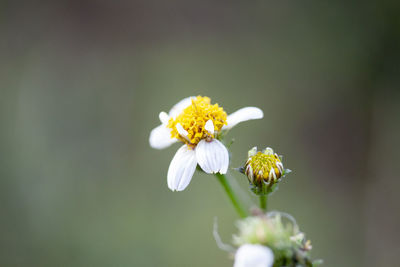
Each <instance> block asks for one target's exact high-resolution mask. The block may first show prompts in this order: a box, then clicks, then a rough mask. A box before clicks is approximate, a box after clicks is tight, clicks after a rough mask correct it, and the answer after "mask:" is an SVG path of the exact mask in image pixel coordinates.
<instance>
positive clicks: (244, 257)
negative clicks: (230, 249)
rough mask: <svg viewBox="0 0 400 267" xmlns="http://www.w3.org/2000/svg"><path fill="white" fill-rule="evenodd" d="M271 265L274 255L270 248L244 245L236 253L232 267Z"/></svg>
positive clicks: (264, 266)
mask: <svg viewBox="0 0 400 267" xmlns="http://www.w3.org/2000/svg"><path fill="white" fill-rule="evenodd" d="M273 264H274V254H273V252H272V250H271V249H270V248H268V247H265V246H262V245H252V244H244V245H242V246H240V247H239V249H238V250H237V251H236V254H235V263H234V265H233V267H271V266H272V265H273Z"/></svg>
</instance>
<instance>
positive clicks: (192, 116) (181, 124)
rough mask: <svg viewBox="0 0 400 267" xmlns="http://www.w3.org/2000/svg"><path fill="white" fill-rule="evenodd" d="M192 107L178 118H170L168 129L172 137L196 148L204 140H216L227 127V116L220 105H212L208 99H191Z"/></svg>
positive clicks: (199, 97) (186, 109)
mask: <svg viewBox="0 0 400 267" xmlns="http://www.w3.org/2000/svg"><path fill="white" fill-rule="evenodd" d="M191 101H192V103H191V105H190V106H188V107H187V108H185V109H184V110H183V111H182V113H181V114H179V115H178V116H177V117H176V118H170V120H169V121H168V125H167V127H168V128H170V129H171V137H172V138H177V139H179V140H180V141H182V142H184V143H185V144H187V145H188V146H189V147H194V146H196V145H197V144H198V143H199V142H200V141H201V140H202V139H212V138H214V137H215V136H214V133H217V132H219V131H220V130H221V129H222V126H224V125H227V124H228V123H227V117H228V116H227V115H226V112H225V111H224V110H223V108H222V107H219V106H218V104H214V105H212V104H211V100H210V98H208V97H201V96H198V97H196V98H192V99H191Z"/></svg>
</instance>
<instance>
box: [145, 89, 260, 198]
mask: <svg viewBox="0 0 400 267" xmlns="http://www.w3.org/2000/svg"><path fill="white" fill-rule="evenodd" d="M262 117H263V112H262V110H260V109H259V108H256V107H245V108H242V109H239V110H238V111H236V112H234V113H232V114H231V115H229V116H227V114H226V113H225V111H224V110H223V109H222V108H221V107H219V106H218V104H214V105H212V104H211V102H210V99H209V98H208V97H201V96H197V97H188V98H185V99H183V100H181V101H180V102H178V103H177V104H176V105H175V106H173V107H172V109H171V110H170V111H169V113H168V114H167V113H166V112H161V113H160V115H159V118H160V121H161V125H160V126H158V127H156V128H154V129H153V130H152V131H151V133H150V138H149V142H150V146H151V147H153V148H156V149H163V148H166V147H168V146H170V145H171V144H173V143H175V142H177V141H182V142H183V143H185V144H184V145H183V146H181V147H180V148H179V149H178V151H177V152H176V154H175V156H174V157H173V159H172V161H171V164H170V165H169V169H168V176H167V178H168V187H169V188H170V189H171V190H173V191H182V190H184V189H185V188H186V187H187V186H188V185H189V183H190V180H191V179H192V176H193V173H194V172H195V170H196V166H197V164H199V165H200V167H201V168H202V169H203V171H205V172H206V173H218V172H219V173H221V174H225V173H226V172H227V170H228V166H229V154H228V150H227V149H226V147H225V146H224V145H223V144H222V143H221V142H220V141H219V140H217V139H216V136H217V135H218V134H219V132H220V131H222V130H228V129H230V128H232V127H234V126H235V125H236V124H238V123H240V122H242V121H247V120H253V119H261V118H262Z"/></svg>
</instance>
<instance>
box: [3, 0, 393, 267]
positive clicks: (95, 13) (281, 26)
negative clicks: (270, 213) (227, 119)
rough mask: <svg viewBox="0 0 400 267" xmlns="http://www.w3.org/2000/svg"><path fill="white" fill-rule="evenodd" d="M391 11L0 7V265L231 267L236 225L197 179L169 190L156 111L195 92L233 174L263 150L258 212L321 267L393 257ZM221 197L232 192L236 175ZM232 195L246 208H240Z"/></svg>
mask: <svg viewBox="0 0 400 267" xmlns="http://www.w3.org/2000/svg"><path fill="white" fill-rule="evenodd" d="M399 11H400V9H399V5H398V2H397V3H396V2H395V1H365V2H362V3H356V2H354V3H351V2H349V1H277V2H268V1H209V0H206V1H183V0H177V1H123V0H117V1H105V0H103V1H90V0H84V1H1V2H0V33H1V39H0V92H1V97H0V118H1V124H0V125H1V131H0V148H1V149H0V211H1V216H0V265H1V266H231V265H232V260H231V259H229V257H228V255H227V253H226V252H224V251H221V250H219V249H218V248H217V246H216V243H215V241H214V239H213V236H212V227H213V220H214V217H215V216H217V217H218V221H219V232H220V235H221V237H222V239H223V240H224V241H225V242H227V243H229V242H230V241H231V234H232V233H235V232H236V228H235V225H234V221H235V220H236V219H237V216H236V214H235V211H234V210H233V208H232V207H231V206H230V203H229V202H228V199H227V197H226V196H225V195H224V193H223V191H222V188H221V187H220V185H219V184H218V182H217V181H216V179H215V178H214V177H213V176H206V175H203V174H195V177H194V179H193V180H192V182H191V184H190V185H189V187H188V188H187V190H185V191H183V192H180V193H173V192H171V191H169V189H168V188H167V182H166V174H167V169H168V165H169V162H170V160H171V158H172V156H173V155H174V153H175V151H176V150H177V148H178V145H174V146H173V147H172V148H169V149H166V150H162V151H157V150H153V149H151V148H150V147H149V144H148V136H149V133H150V131H151V129H152V128H153V127H156V126H157V125H158V124H159V120H158V113H159V112H160V111H162V110H163V111H168V110H169V109H170V107H172V105H174V104H175V103H176V102H177V101H179V100H180V99H182V98H184V97H186V96H190V95H206V96H209V97H211V98H212V101H213V102H214V103H215V102H217V103H219V104H220V105H222V106H223V107H224V109H225V110H226V111H227V112H228V113H231V112H233V111H235V110H237V109H238V108H240V107H243V106H257V107H260V108H261V109H263V110H264V113H265V117H264V119H263V120H258V121H251V122H247V123H243V124H241V125H239V126H238V127H236V128H235V129H234V130H232V131H231V132H230V134H229V138H235V140H236V141H235V143H234V145H233V146H232V156H233V158H232V166H233V167H238V166H240V165H241V164H242V163H243V162H244V160H245V157H246V153H247V150H248V149H249V148H251V147H252V146H259V147H260V148H263V147H265V146H271V147H273V148H274V149H275V150H276V151H277V152H278V153H279V154H282V155H284V165H285V166H286V167H287V168H290V169H292V170H293V173H292V174H290V175H289V176H287V179H285V181H283V182H282V183H281V185H280V190H279V191H278V192H277V193H276V194H274V195H273V196H272V197H271V198H270V202H269V206H270V207H271V208H272V209H277V210H281V211H285V212H289V213H291V214H292V215H293V216H295V217H296V219H297V220H298V223H299V224H300V226H301V229H302V230H303V231H304V232H306V234H307V237H308V238H310V239H311V240H312V242H313V247H314V248H313V251H312V255H313V256H314V257H315V258H323V259H324V260H325V264H324V266H331V267H333V266H335V267H336V266H354V267H358V266H360V267H361V266H395V265H396V264H397V263H398V255H399V253H400V242H399V237H400V236H399V233H400V231H399V228H398V227H399V225H400V213H399V204H400V201H399V200H400V198H399V196H398V195H399V194H398V188H399V187H400V179H399V176H398V174H399V171H400V170H399V165H400V164H399V163H398V160H399V156H398V151H399V148H400V147H399V135H400V92H399V87H400V73H399V70H400V64H399V63H400V51H399V50H400V49H399V47H400V23H399V17H400V16H399ZM231 182H232V183H236V184H238V186H240V187H241V188H243V190H244V191H245V190H247V181H246V178H245V177H244V176H242V175H239V174H236V173H233V177H231ZM252 200H253V199H249V198H246V197H244V201H245V202H246V203H247V205H248V206H249V207H250V206H251V201H252Z"/></svg>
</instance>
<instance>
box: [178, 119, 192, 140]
mask: <svg viewBox="0 0 400 267" xmlns="http://www.w3.org/2000/svg"><path fill="white" fill-rule="evenodd" d="M175 127H176V130H177V131H178V133H179V135H180V136H182V137H183V138H185V139H186V140H188V141H189V138H188V134H189V133H188V132H187V131H186V130H185V129H183V126H182V125H181V124H180V123H179V122H178V123H177V124H176V126H175Z"/></svg>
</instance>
